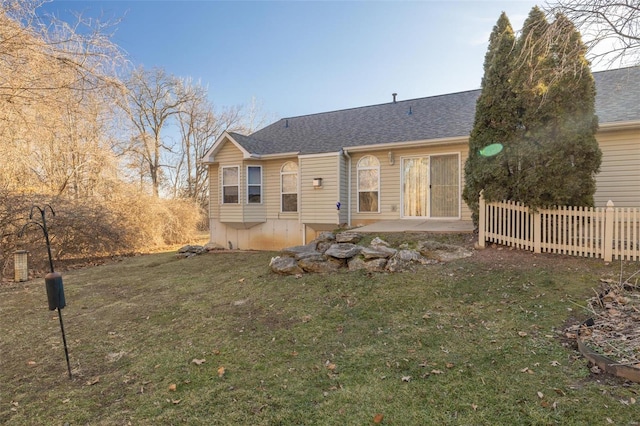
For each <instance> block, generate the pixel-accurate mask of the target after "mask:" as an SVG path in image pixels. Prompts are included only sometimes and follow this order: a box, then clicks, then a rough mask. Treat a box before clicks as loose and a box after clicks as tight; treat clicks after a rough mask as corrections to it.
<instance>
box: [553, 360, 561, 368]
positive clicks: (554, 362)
mask: <svg viewBox="0 0 640 426" xmlns="http://www.w3.org/2000/svg"><path fill="white" fill-rule="evenodd" d="M551 365H552V366H554V367H559V366H560V363H559V362H558V361H551Z"/></svg>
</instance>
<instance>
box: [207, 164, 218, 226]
mask: <svg viewBox="0 0 640 426" xmlns="http://www.w3.org/2000/svg"><path fill="white" fill-rule="evenodd" d="M218 170H219V167H218V165H217V164H209V218H218V217H219V216H220V191H218V185H219V184H220V183H219V180H218V176H219V174H218V173H219V172H218Z"/></svg>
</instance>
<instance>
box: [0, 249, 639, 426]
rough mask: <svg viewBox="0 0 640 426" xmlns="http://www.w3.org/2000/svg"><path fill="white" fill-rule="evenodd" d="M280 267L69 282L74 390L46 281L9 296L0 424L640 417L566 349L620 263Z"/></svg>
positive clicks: (138, 272) (90, 273)
mask: <svg viewBox="0 0 640 426" xmlns="http://www.w3.org/2000/svg"><path fill="white" fill-rule="evenodd" d="M271 256H273V253H264V252H263V253H256V252H253V253H249V252H218V253H211V254H208V255H202V256H197V257H194V258H190V259H182V260H178V259H176V258H175V256H174V255H173V253H161V254H154V255H148V256H138V257H134V258H129V259H126V260H124V261H122V262H120V263H116V264H110V265H104V266H100V267H95V268H87V269H82V270H78V271H73V272H69V273H66V274H65V275H64V282H65V290H66V296H67V301H68V306H67V308H65V309H64V310H63V315H64V319H65V326H66V329H67V337H68V341H69V346H70V356H71V362H72V367H73V373H74V378H73V380H69V379H68V378H67V377H66V366H65V362H64V351H63V349H62V346H61V338H60V330H59V326H58V322H57V317H56V316H55V313H54V312H50V311H48V310H47V308H46V297H45V294H44V288H43V287H44V285H43V283H42V282H41V280H35V281H31V282H28V283H26V284H19V285H18V284H12V285H3V286H2V287H0V312H1V313H2V318H4V319H5V326H4V328H3V338H2V340H1V342H0V353H2V357H1V358H0V380H2V384H3V385H2V387H0V423H4V424H9V425H23V424H26V425H32V424H33V425H35V424H64V423H69V424H92V425H120V424H122V425H125V424H129V423H131V424H134V425H140V424H142V425H144V424H149V425H151V424H153V425H156V424H194V425H197V424H252V425H268V424H283V425H289V424H305V425H314V424H318V425H332V424H335V425H345V424H349V425H351V424H354V425H356V424H357V425H361V424H373V422H374V420H379V419H380V417H377V418H376V415H378V414H380V415H382V424H402V425H425V424H438V425H441V424H452V425H454V424H455V425H457V424H474V425H495V424H509V425H513V424H576V425H577V424H605V423H607V422H608V420H607V419H610V420H611V421H612V422H613V423H615V424H637V423H634V422H637V420H636V419H637V410H638V407H637V406H635V404H634V402H635V398H636V397H637V393H638V392H639V391H640V388H638V385H637V384H622V383H621V382H620V381H616V380H609V379H606V378H604V377H600V376H596V377H595V378H594V377H592V376H591V375H590V373H589V369H588V368H587V366H586V362H585V361H584V360H583V359H582V358H581V357H580V356H579V354H578V352H577V351H576V349H575V348H574V347H573V346H572V345H571V343H570V342H566V341H565V340H563V338H562V335H563V329H564V325H565V323H566V322H567V321H568V320H570V318H571V317H573V318H575V319H572V320H570V321H578V320H579V319H582V318H584V316H585V315H586V314H587V311H583V310H582V309H580V308H579V305H580V304H582V305H584V302H583V301H584V300H586V298H588V297H589V296H590V294H592V288H593V287H596V286H597V285H598V280H599V279H600V278H605V279H606V278H614V277H616V276H617V274H618V273H619V266H605V265H603V263H602V262H601V261H596V260H589V259H571V258H563V257H551V256H540V255H538V256H534V255H532V254H528V253H521V252H517V251H508V250H497V249H488V250H485V251H482V252H478V253H476V255H475V256H474V257H472V258H469V259H463V260H459V261H456V262H452V263H449V264H446V265H432V266H426V267H424V269H421V270H420V271H419V272H417V273H401V274H373V275H368V274H365V273H351V274H349V273H337V274H330V275H305V276H303V277H302V278H299V279H296V278H294V277H282V276H277V275H274V274H272V273H270V272H269V271H268V268H267V265H268V263H269V259H270V257H271ZM633 266H634V265H630V266H629V268H630V269H632V268H633ZM636 266H637V265H636ZM194 360H197V362H194ZM202 360H204V361H202ZM198 363H200V365H198ZM220 367H223V368H224V373H223V374H222V370H221V369H220ZM172 385H175V391H174V390H171V389H173V386H172Z"/></svg>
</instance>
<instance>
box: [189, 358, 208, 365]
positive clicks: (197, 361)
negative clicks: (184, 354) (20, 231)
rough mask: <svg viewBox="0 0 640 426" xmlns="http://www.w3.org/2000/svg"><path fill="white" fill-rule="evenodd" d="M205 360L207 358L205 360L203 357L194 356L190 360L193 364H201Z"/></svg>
mask: <svg viewBox="0 0 640 426" xmlns="http://www.w3.org/2000/svg"><path fill="white" fill-rule="evenodd" d="M206 361H207V360H206V359H204V358H202V359H197V358H194V359H193V360H192V361H191V362H192V363H193V364H195V365H202V364H204V363H205V362H206Z"/></svg>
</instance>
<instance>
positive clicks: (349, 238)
mask: <svg viewBox="0 0 640 426" xmlns="http://www.w3.org/2000/svg"><path fill="white" fill-rule="evenodd" d="M361 239H362V236H361V235H360V234H357V233H355V232H341V233H339V234H336V243H351V244H357V243H358V242H359V241H360V240H361Z"/></svg>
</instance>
